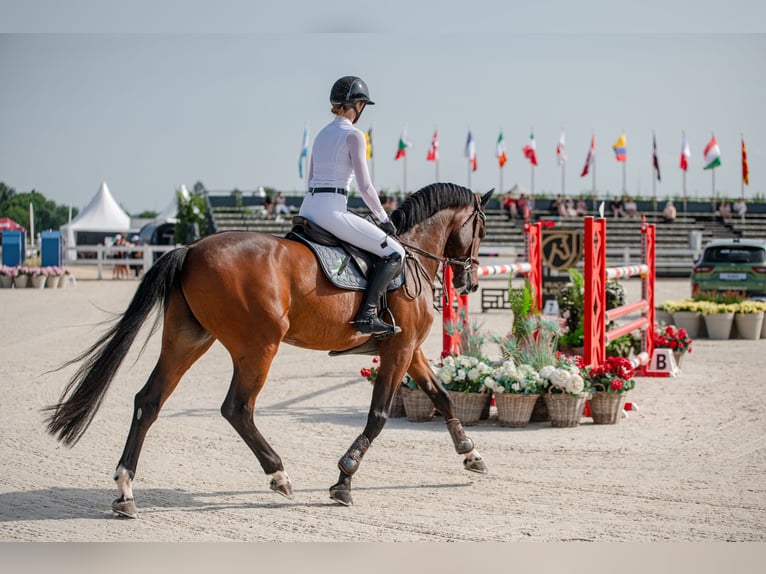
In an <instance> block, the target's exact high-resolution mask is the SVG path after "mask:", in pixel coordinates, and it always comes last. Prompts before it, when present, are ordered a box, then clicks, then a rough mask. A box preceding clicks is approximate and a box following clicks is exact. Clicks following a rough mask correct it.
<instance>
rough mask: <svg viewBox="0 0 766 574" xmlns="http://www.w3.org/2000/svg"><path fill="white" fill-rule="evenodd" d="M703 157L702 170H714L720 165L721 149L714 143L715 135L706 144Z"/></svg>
mask: <svg viewBox="0 0 766 574" xmlns="http://www.w3.org/2000/svg"><path fill="white" fill-rule="evenodd" d="M703 155H704V156H705V168H704V169H715V168H716V167H718V166H719V165H721V149H720V148H719V147H718V142H716V141H715V134H713V135H711V136H710V141H709V142H707V145H706V146H705V151H704V153H703Z"/></svg>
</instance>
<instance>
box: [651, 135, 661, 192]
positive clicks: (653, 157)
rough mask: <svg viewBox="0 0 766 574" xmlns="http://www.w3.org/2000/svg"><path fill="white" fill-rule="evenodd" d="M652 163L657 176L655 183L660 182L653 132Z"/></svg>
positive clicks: (658, 162) (658, 161) (655, 139)
mask: <svg viewBox="0 0 766 574" xmlns="http://www.w3.org/2000/svg"><path fill="white" fill-rule="evenodd" d="M652 163H653V164H654V171H655V173H656V174H657V181H662V178H661V177H660V159H659V158H658V157H657V138H656V137H655V136H654V132H652Z"/></svg>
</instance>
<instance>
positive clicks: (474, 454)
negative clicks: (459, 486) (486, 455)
mask: <svg viewBox="0 0 766 574" xmlns="http://www.w3.org/2000/svg"><path fill="white" fill-rule="evenodd" d="M480 460H482V458H481V455H480V454H479V451H478V450H476V449H473V450H472V451H471V452H469V453H466V455H465V463H464V464H470V463H472V462H477V461H480Z"/></svg>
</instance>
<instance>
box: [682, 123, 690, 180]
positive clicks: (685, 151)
mask: <svg viewBox="0 0 766 574" xmlns="http://www.w3.org/2000/svg"><path fill="white" fill-rule="evenodd" d="M691 156H692V150H691V149H689V142H688V141H686V132H683V135H682V136H681V164H680V165H681V169H682V170H684V171H687V170H688V169H689V158H690V157H691Z"/></svg>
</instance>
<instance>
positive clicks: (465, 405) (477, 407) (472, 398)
mask: <svg viewBox="0 0 766 574" xmlns="http://www.w3.org/2000/svg"><path fill="white" fill-rule="evenodd" d="M447 394H448V395H449V398H450V399H451V400H452V406H453V407H454V411H453V412H454V413H455V417H456V418H458V419H460V422H461V423H463V426H471V425H475V424H477V423H478V422H479V420H481V413H482V411H483V410H484V407H485V406H486V405H487V399H488V398H489V395H488V394H487V393H461V392H459V391H447Z"/></svg>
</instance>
